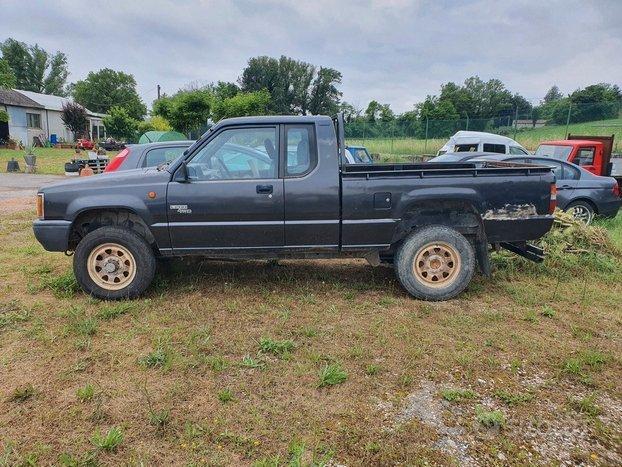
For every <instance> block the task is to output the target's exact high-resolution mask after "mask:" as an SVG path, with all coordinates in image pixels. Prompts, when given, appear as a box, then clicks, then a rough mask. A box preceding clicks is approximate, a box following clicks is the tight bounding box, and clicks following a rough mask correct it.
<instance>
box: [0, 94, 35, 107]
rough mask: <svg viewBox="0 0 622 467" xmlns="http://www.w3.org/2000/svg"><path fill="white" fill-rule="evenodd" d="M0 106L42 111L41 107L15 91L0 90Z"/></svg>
mask: <svg viewBox="0 0 622 467" xmlns="http://www.w3.org/2000/svg"><path fill="white" fill-rule="evenodd" d="M0 104H4V105H13V106H15V107H32V108H35V109H43V108H44V107H43V105H41V104H38V103H37V102H35V101H34V100H32V99H30V98H29V97H28V96H26V95H24V94H22V93H19V92H17V91H15V90H14V89H0Z"/></svg>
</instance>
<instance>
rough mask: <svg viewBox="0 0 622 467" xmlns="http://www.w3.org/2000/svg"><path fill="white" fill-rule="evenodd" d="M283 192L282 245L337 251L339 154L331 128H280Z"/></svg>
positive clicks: (309, 125)
mask: <svg viewBox="0 0 622 467" xmlns="http://www.w3.org/2000/svg"><path fill="white" fill-rule="evenodd" d="M280 152H281V161H282V163H281V167H282V169H281V174H282V176H283V179H284V184H285V185H284V190H285V245H286V246H287V247H288V248H289V249H294V248H295V249H300V250H304V251H312V250H322V251H323V250H337V249H338V248H339V218H340V198H339V155H338V154H337V141H336V139H335V130H334V129H333V127H332V125H331V124H330V123H329V122H327V123H326V124H318V125H314V124H291V125H282V126H281V151H280Z"/></svg>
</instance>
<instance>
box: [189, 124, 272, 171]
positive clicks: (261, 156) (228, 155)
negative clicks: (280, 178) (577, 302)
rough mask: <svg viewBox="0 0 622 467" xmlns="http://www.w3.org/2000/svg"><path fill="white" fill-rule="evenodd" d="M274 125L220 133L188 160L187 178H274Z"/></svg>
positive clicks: (234, 129)
mask: <svg viewBox="0 0 622 467" xmlns="http://www.w3.org/2000/svg"><path fill="white" fill-rule="evenodd" d="M276 134H277V133H276V127H269V128H244V127H240V128H232V129H229V130H224V131H222V132H220V133H219V134H218V135H217V136H216V137H215V138H214V139H212V140H211V141H210V142H209V143H207V145H206V146H204V147H203V148H202V149H201V150H200V151H199V152H198V153H197V154H196V155H195V156H194V157H193V158H192V159H191V160H190V162H188V177H189V178H190V180H241V179H270V178H277V173H278V171H277V168H278V156H277V151H276V148H277V147H278V145H277V137H276Z"/></svg>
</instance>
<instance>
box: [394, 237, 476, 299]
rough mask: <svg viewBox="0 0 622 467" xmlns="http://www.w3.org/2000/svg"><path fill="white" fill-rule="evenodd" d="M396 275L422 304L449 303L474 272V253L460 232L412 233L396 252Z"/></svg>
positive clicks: (467, 283)
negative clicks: (442, 301) (427, 301)
mask: <svg viewBox="0 0 622 467" xmlns="http://www.w3.org/2000/svg"><path fill="white" fill-rule="evenodd" d="M395 272H396V275H397V278H398V279H399V281H400V282H401V284H402V286H404V288H405V289H406V290H407V291H408V293H410V294H411V295H412V296H414V297H415V298H419V299H421V300H432V301H440V300H449V299H450V298H453V297H455V296H456V295H458V294H459V293H460V292H462V291H463V290H464V289H466V287H467V286H468V285H469V282H471V278H472V277H473V273H474V272H475V253H474V251H473V247H472V245H471V244H470V243H469V241H468V240H467V239H466V238H465V237H464V236H463V235H462V234H461V233H460V232H458V231H456V230H454V229H452V228H450V227H445V226H441V225H434V226H429V227H423V228H421V229H418V230H415V231H414V232H412V233H411V234H410V235H409V236H408V237H407V238H406V240H405V241H404V243H402V245H401V246H400V247H399V249H398V250H397V254H396V256H395Z"/></svg>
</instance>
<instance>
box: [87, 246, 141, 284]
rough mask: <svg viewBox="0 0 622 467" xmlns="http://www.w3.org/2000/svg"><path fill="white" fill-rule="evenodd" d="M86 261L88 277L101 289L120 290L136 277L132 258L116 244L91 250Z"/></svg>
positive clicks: (126, 250) (127, 251) (122, 247)
mask: <svg viewBox="0 0 622 467" xmlns="http://www.w3.org/2000/svg"><path fill="white" fill-rule="evenodd" d="M86 261H87V262H86V265H87V269H88V272H89V277H90V278H91V280H92V281H93V282H95V284H97V285H98V286H99V287H101V288H102V289H106V290H120V289H122V288H124V287H126V286H127V285H129V284H130V283H131V282H132V281H133V280H134V276H136V261H135V260H134V256H133V255H132V253H130V251H129V250H128V249H127V248H125V247H124V246H121V245H119V244H117V243H105V244H103V245H99V246H97V247H95V248H93V250H92V251H91V254H90V255H89V257H88V259H87V260H86Z"/></svg>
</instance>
